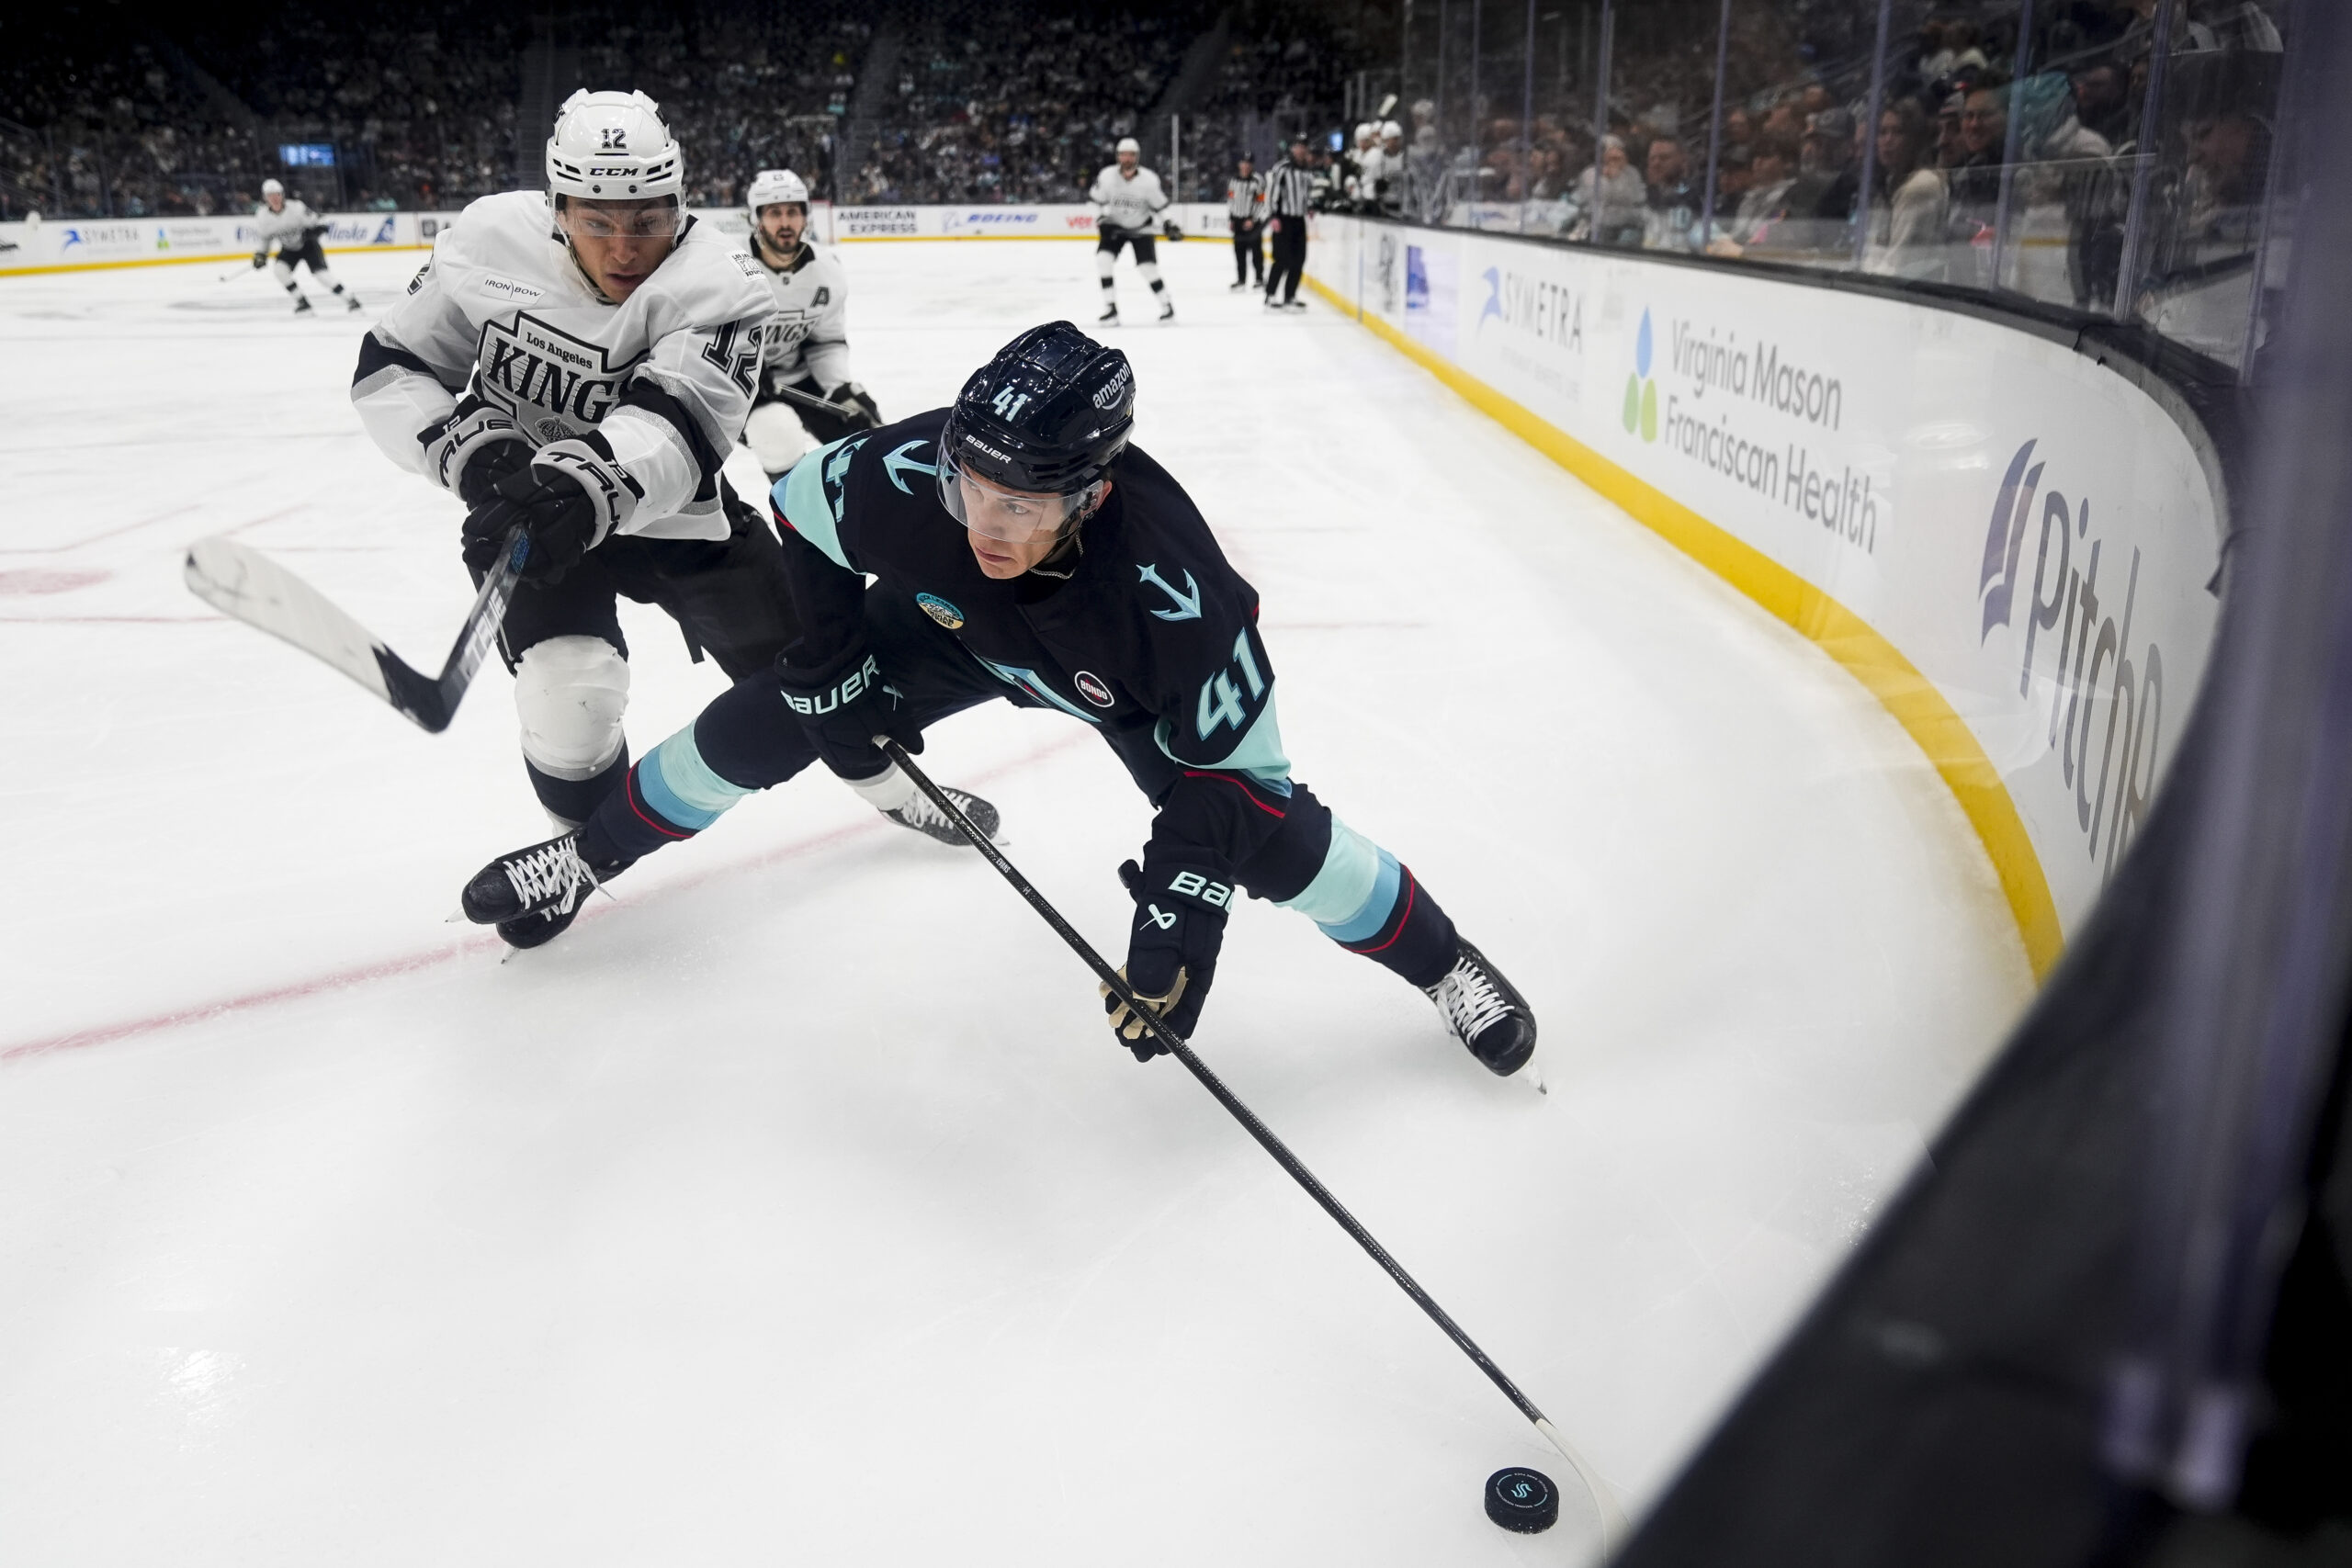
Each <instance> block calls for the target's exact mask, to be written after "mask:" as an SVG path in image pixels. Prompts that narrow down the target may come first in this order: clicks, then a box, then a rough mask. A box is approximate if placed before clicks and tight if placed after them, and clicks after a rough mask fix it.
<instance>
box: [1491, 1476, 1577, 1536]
mask: <svg viewBox="0 0 2352 1568" xmlns="http://www.w3.org/2000/svg"><path fill="white" fill-rule="evenodd" d="M1487 1517H1488V1518H1490V1519H1492V1520H1494V1521H1495V1523H1497V1524H1498V1525H1500V1526H1502V1527H1503V1529H1507V1530H1517V1531H1518V1532H1519V1533H1520V1534H1521V1535H1534V1534H1536V1533H1537V1532H1538V1531H1541V1530H1547V1529H1551V1528H1552V1527H1553V1525H1555V1524H1556V1523H1557V1522H1558V1521H1559V1517H1560V1494H1559V1490H1558V1489H1557V1488H1556V1487H1555V1486H1554V1485H1553V1484H1552V1478H1551V1477H1550V1476H1548V1475H1546V1474H1544V1472H1542V1471H1540V1470H1521V1469H1518V1468H1516V1467H1514V1468H1512V1469H1510V1470H1498V1471H1497V1472H1494V1474H1492V1475H1490V1476H1488V1477H1487Z"/></svg>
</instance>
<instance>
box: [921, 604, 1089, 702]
mask: <svg viewBox="0 0 2352 1568" xmlns="http://www.w3.org/2000/svg"><path fill="white" fill-rule="evenodd" d="M915 603H916V604H920V605H922V613H923V614H924V615H929V616H930V617H931V618H932V619H933V620H934V621H937V622H938V623H939V624H940V625H941V626H945V627H946V628H947V629H948V630H949V631H951V632H952V631H954V630H956V628H957V627H958V626H962V625H963V624H964V612H963V611H961V610H959V609H957V608H956V606H955V605H953V604H949V603H948V602H947V601H946V600H944V599H942V598H941V597H940V596H939V595H938V594H936V593H918V594H916V595H915ZM1084 679H1086V678H1084V677H1082V678H1081V684H1080V690H1081V691H1083V690H1084V689H1085V687H1084V685H1083V683H1082V682H1083V680H1084ZM1104 706H1106V707H1107V706H1109V704H1107V703H1106V704H1104Z"/></svg>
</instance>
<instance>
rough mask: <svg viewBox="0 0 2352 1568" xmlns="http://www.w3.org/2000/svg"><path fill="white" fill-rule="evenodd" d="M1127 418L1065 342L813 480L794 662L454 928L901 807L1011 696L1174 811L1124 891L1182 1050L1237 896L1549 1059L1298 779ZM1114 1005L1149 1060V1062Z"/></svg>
mask: <svg viewBox="0 0 2352 1568" xmlns="http://www.w3.org/2000/svg"><path fill="white" fill-rule="evenodd" d="M1135 396H1136V387H1135V376H1134V372H1133V370H1132V369H1131V368H1130V367H1129V366H1128V364H1127V360H1126V356H1125V355H1122V354H1120V353H1118V352H1117V351H1115V350H1113V349H1107V348H1104V347H1103V345H1102V344H1098V343H1095V342H1094V341H1093V340H1092V339H1091V338H1088V337H1087V336H1086V335H1085V334H1084V333H1080V331H1079V330H1078V329H1077V328H1076V327H1073V326H1071V325H1070V324H1069V322H1067V321H1057V322H1055V323H1053V324H1051V325H1049V326H1043V327H1035V328H1032V329H1031V330H1030V331H1028V332H1026V333H1023V334H1022V335H1021V336H1020V337H1018V338H1016V339H1014V340H1013V341H1012V343H1011V344H1008V345H1007V346H1006V347H1005V348H1004V349H1003V350H1002V351H1001V353H1000V354H999V355H997V356H996V358H995V359H994V360H992V361H991V362H990V363H989V365H987V366H986V367H982V368H981V369H980V370H979V371H978V373H976V374H975V375H974V376H973V377H972V378H971V379H970V380H968V381H967V382H966V383H965V386H964V389H963V391H962V393H961V394H960V395H959V396H958V397H957V399H956V403H955V405H954V406H953V407H952V408H947V409H938V410H933V412H929V413H925V414H920V415H917V416H916V417H915V418H912V419H909V420H905V421H902V422H900V423H897V424H891V425H886V426H884V427H882V428H881V429H879V430H876V431H871V432H867V433H865V434H858V435H854V436H851V437H848V438H846V439H844V440H842V441H839V442H836V443H834V444H832V445H831V446H825V447H821V448H820V449H819V450H817V451H816V452H813V453H811V454H809V456H808V457H805V458H803V459H802V460H801V461H800V462H799V464H798V465H797V466H796V467H795V468H793V469H792V470H791V472H789V473H788V474H786V476H785V478H784V479H783V480H782V481H780V482H779V483H778V484H777V485H776V487H775V496H774V500H775V507H776V513H777V515H778V517H779V518H780V519H781V521H782V522H783V523H784V524H785V527H784V528H783V530H782V533H783V537H784V545H785V551H786V559H787V568H788V570H789V571H790V573H791V576H792V580H793V595H794V600H795V603H796V604H797V607H798V610H799V614H800V617H801V622H802V626H803V627H804V631H805V635H804V636H803V637H802V638H801V640H800V641H799V642H797V644H795V645H793V646H792V647H791V648H789V649H786V653H785V656H784V659H783V660H781V661H780V662H779V664H778V666H777V668H776V671H775V672H774V673H773V674H767V673H763V674H759V675H754V676H752V677H749V678H747V679H745V680H742V681H741V682H737V683H736V685H735V686H734V687H733V689H731V690H730V691H729V692H727V693H726V694H723V695H721V696H720V697H719V698H718V699H717V700H716V701H715V702H713V703H712V704H711V705H709V706H708V707H707V708H705V709H704V710H703V712H702V714H701V716H699V717H697V718H696V719H695V722H694V723H693V724H692V725H691V726H689V727H688V728H684V729H682V730H680V731H679V732H678V733H677V734H675V735H673V736H672V737H670V739H667V740H665V741H663V742H662V744H661V745H660V746H659V747H657V748H656V749H655V750H653V751H652V752H651V753H650V754H649V755H647V756H646V757H645V758H644V759H643V760H642V761H639V762H638V763H637V764H636V766H635V767H633V768H632V769H630V771H629V773H628V778H627V780H626V782H625V784H624V787H623V788H621V789H619V790H616V791H615V792H614V794H613V795H611V796H610V797H609V798H608V799H607V800H606V801H605V804H604V805H603V806H601V807H598V808H597V810H596V812H595V814H594V817H592V818H590V819H589V821H588V822H587V823H586V824H585V825H584V826H583V827H582V829H580V830H579V831H578V832H577V833H574V834H566V835H564V836H563V837H561V838H559V839H554V840H548V841H547V842H546V843H543V844H537V845H534V846H532V847H530V848H528V849H525V850H519V851H516V852H514V853H513V854H510V855H506V856H504V857H502V858H501V859H499V860H497V861H493V862H492V863H491V864H490V865H488V866H486V867H484V868H483V869H482V870H481V872H480V873H479V874H477V875H476V876H475V877H474V879H473V880H472V882H470V883H469V885H468V886H467V887H466V889H465V892H464V895H463V905H464V908H465V911H466V913H467V915H468V916H469V918H470V919H475V920H478V921H482V922H486V923H489V922H500V921H509V922H511V921H514V920H516V919H526V918H528V916H529V915H530V914H531V913H533V912H534V911H535V910H540V909H552V908H571V907H572V906H573V905H574V904H575V903H576V902H577V900H578V899H579V898H581V897H583V896H584V895H585V892H586V891H587V890H588V889H589V888H591V887H593V886H595V885H597V884H600V883H602V882H604V881H606V880H609V879H610V878H612V877H613V876H615V875H616V874H619V873H620V872H622V871H624V870H625V869H627V868H628V866H629V865H630V864H632V863H634V862H636V861H637V860H639V859H640V858H642V857H643V856H645V855H647V854H649V853H650V852H653V851H654V850H657V849H659V848H661V847H662V845H664V844H667V843H673V842H675V841H677V840H683V839H688V838H692V837H694V836H695V834H696V833H699V832H701V831H702V830H703V829H706V828H707V827H709V826H710V825H711V824H712V823H714V822H716V821H717V820H718V818H719V816H720V815H721V814H722V813H724V812H725V811H726V810H727V809H728V808H729V807H731V806H733V805H734V804H735V803H736V802H738V801H740V800H741V799H742V798H743V797H744V796H745V795H750V794H752V793H753V792H754V791H757V790H762V789H766V788H768V787H770V786H772V785H775V784H781V783H783V782H784V781H785V780H786V779H788V778H791V777H792V776H793V775H794V774H796V773H799V772H800V771H801V770H802V769H804V768H806V767H808V766H809V763H811V762H812V761H819V760H820V759H821V760H822V761H825V762H826V763H827V764H828V765H829V766H831V768H832V770H833V771H834V772H836V773H840V774H841V775H842V776H843V777H844V778H850V779H865V780H872V781H876V783H877V784H887V782H888V781H890V780H892V779H893V778H894V777H895V778H896V779H899V780H903V782H904V784H905V787H907V788H910V789H911V788H912V787H913V785H912V781H911V780H910V779H905V777H904V773H903V770H900V769H899V768H898V766H897V765H896V764H895V763H893V762H891V761H888V758H887V756H886V755H885V754H884V753H882V752H881V751H879V750H876V746H875V744H874V737H876V736H877V735H888V736H890V737H891V738H893V739H897V740H898V741H899V742H900V743H901V744H902V745H904V746H905V747H906V748H907V749H908V750H910V751H919V750H922V732H923V730H924V729H925V728H928V727H929V726H931V725H933V724H935V723H937V722H938V721H939V720H940V719H942V718H944V717H946V716H948V715H950V714H953V713H956V712H958V711H960V710H962V709H964V708H967V707H971V706H973V705H977V704H979V703H982V702H986V701H989V700H990V699H995V698H1001V699H1002V700H1004V701H1007V702H1011V703H1012V704H1014V705H1018V706H1023V707H1047V708H1054V709H1058V710H1059V711H1061V712H1062V713H1064V714H1067V715H1069V716H1070V718H1071V719H1072V720H1073V721H1076V722H1081V723H1085V724H1089V725H1091V726H1093V727H1094V728H1095V729H1096V730H1097V731H1098V732H1099V733H1100V734H1101V735H1102V737H1103V739H1104V740H1105V741H1106V742H1107V743H1108V744H1109V745H1110V747H1111V749H1112V750H1114V752H1116V753H1117V754H1118V757H1119V760H1120V761H1122V762H1124V763H1125V766H1126V769H1127V772H1128V773H1129V774H1130V775H1131V776H1132V777H1133V778H1134V780H1135V782H1136V786H1137V787H1138V788H1140V789H1141V790H1142V791H1143V792H1144V793H1145V795H1148V796H1149V797H1150V799H1151V801H1152V803H1153V805H1154V806H1155V807H1157V812H1158V814H1157V816H1156V818H1155V819H1154V822H1153V826H1152V830H1151V836H1150V839H1149V840H1148V842H1147V843H1146V844H1145V846H1144V850H1143V853H1142V855H1141V857H1140V859H1139V860H1138V861H1130V862H1128V863H1126V864H1125V865H1124V866H1122V867H1121V868H1120V874H1121V878H1122V880H1123V881H1124V882H1125V884H1126V886H1128V888H1129V890H1130V891H1131V892H1132V893H1133V894H1134V897H1135V901H1136V918H1135V919H1134V921H1133V923H1132V925H1131V927H1130V930H1129V936H1128V945H1127V962H1126V966H1125V974H1126V977H1127V979H1128V981H1129V983H1130V984H1131V985H1132V986H1133V987H1134V988H1135V989H1136V992H1137V993H1138V994H1139V995H1141V996H1142V997H1144V998H1146V999H1147V1001H1148V1004H1149V1005H1151V1006H1153V1007H1154V1008H1155V1010H1158V1011H1159V1012H1160V1013H1161V1014H1162V1015H1163V1016H1165V1017H1166V1019H1167V1021H1168V1022H1169V1023H1170V1026H1171V1027H1173V1028H1174V1029H1175V1030H1176V1031H1177V1032H1180V1033H1185V1032H1190V1031H1191V1030H1192V1028H1193V1024H1194V1022H1195V1021H1197V1020H1198V1018H1199V1016H1200V1011H1201V1007H1202V1003H1203V1002H1204V999H1205V998H1206V996H1207V993H1208V990H1209V987H1210V984H1211V982H1212V981H1213V979H1214V978H1215V976H1216V964H1217V954H1218V949H1219V947H1220V946H1221V944H1222V942H1223V939H1224V934H1225V923H1226V917H1227V911H1228V910H1229V909H1230V908H1231V907H1232V900H1233V897H1234V895H1235V893H1236V892H1237V891H1238V892H1247V893H1249V894H1250V895H1251V896H1253V897H1261V898H1265V899H1269V900H1272V902H1274V903H1276V904H1279V905H1282V906H1283V907H1285V908H1293V909H1295V910H1297V911H1299V912H1300V913H1301V914H1304V915H1306V917H1307V918H1308V919H1312V920H1314V921H1315V922H1316V923H1317V925H1318V926H1320V927H1321V928H1322V930H1323V931H1324V932H1325V933H1326V934H1327V935H1329V936H1330V937H1331V938H1332V939H1333V940H1334V941H1336V942H1339V943H1340V945H1341V946H1343V947H1345V948H1347V949H1348V950H1349V951H1351V952H1352V953H1362V954H1363V955H1364V956H1366V957H1368V958H1371V959H1372V960H1374V962H1375V963H1378V964H1383V965H1385V967H1387V968H1389V969H1392V970H1394V971H1396V972H1397V974H1398V975H1400V976H1403V977H1404V978H1405V979H1406V980H1408V981H1409V982H1410V983H1411V984H1413V985H1415V986H1418V987H1421V988H1422V990H1423V991H1425V992H1426V993H1427V994H1428V995H1429V996H1430V998H1431V999H1432V1000H1433V1001H1434V1002H1436V1003H1437V1005H1438V1008H1439V1010H1440V1012H1441V1014H1442V1017H1443V1018H1444V1020H1445V1021H1446V1023H1447V1025H1448V1026H1449V1027H1450V1028H1451V1029H1452V1030H1453V1032H1454V1033H1455V1034H1456V1036H1457V1037H1458V1038H1460V1039H1461V1040H1462V1041H1463V1042H1464V1044H1466V1045H1467V1046H1468V1047H1469V1049H1470V1051H1471V1053H1472V1054H1473V1055H1476V1057H1477V1058H1478V1060H1479V1061H1480V1062H1482V1063H1484V1064H1485V1065H1486V1066H1487V1067H1489V1068H1490V1069H1492V1070H1493V1071H1495V1072H1497V1073H1498V1074H1510V1073H1512V1072H1516V1071H1517V1070H1518V1069H1519V1068H1520V1067H1521V1066H1523V1065H1524V1064H1525V1063H1526V1061H1527V1059H1528V1056H1529V1055H1530V1054H1531V1053H1532V1051H1533V1050H1534V1047H1535V1020H1534V1017H1533V1015H1532V1013H1531V1012H1530V1011H1529V1010H1528V1008H1527V1005H1526V1003H1525V1002H1524V1001H1523V1000H1522V999H1521V998H1520V996H1519V994H1518V992H1517V991H1515V990H1514V989H1512V987H1511V986H1510V982H1509V981H1507V980H1505V979H1504V978H1503V976H1501V975H1500V974H1499V973H1498V971H1497V970H1496V969H1495V968H1494V966H1493V965H1492V964H1489V963H1488V962H1487V960H1486V958H1485V957H1484V956H1483V955H1482V954H1480V953H1479V952H1478V950H1477V949H1476V947H1473V946H1472V945H1471V944H1470V943H1469V942H1466V941H1464V940H1463V939H1462V937H1461V936H1460V935H1459V934H1458V933H1457V932H1456V931H1455V930H1454V927H1453V921H1452V920H1451V919H1448V918H1447V915H1446V913H1445V911H1444V910H1443V909H1442V908H1440V907H1439V905H1438V903H1437V901H1436V899H1434V898H1433V897H1430V893H1429V890H1428V889H1427V888H1425V887H1423V886H1421V885H1420V883H1419V879H1418V878H1417V877H1415V876H1414V874H1413V873H1412V871H1411V870H1410V869H1409V868H1408V867H1407V866H1405V865H1404V864H1402V863H1399V862H1398V861H1397V859H1396V857H1395V856H1393V855H1392V854H1390V853H1389V852H1387V851H1386V850H1385V849H1382V848H1381V847H1380V846H1379V845H1377V844H1375V843H1374V842H1373V841H1372V840H1369V839H1367V838H1365V837H1364V836H1363V834H1362V833H1360V832H1358V831H1357V830H1356V829H1353V828H1351V827H1350V826H1348V825H1347V824H1346V823H1345V822H1342V821H1341V820H1340V818H1338V817H1336V816H1334V815H1333V814H1332V813H1331V811H1330V810H1329V808H1328V807H1325V806H1324V805H1323V803H1322V802H1321V801H1319V800H1317V798H1316V797H1315V795H1314V794H1313V793H1312V792H1311V791H1310V790H1309V789H1308V788H1307V787H1306V784H1302V783H1300V782H1299V781H1297V780H1296V779H1295V778H1293V777H1292V776H1291V764H1290V759H1289V758H1288V756H1287V755H1286V754H1285V753H1284V750H1283V739H1282V732H1281V727H1280V724H1279V722H1278V720H1277V718H1276V715H1275V702H1276V695H1277V682H1276V681H1275V675H1274V665H1273V660H1272V657H1271V656H1270V655H1269V653H1268V651H1267V649H1266V645H1265V643H1264V641H1263V639H1262V638H1261V637H1260V635H1259V631H1258V594H1257V591H1256V590H1255V589H1253V588H1251V587H1250V584H1249V583H1248V582H1246V581H1243V580H1242V579H1241V577H1240V576H1239V574H1238V573H1237V572H1236V571H1235V570H1233V568H1232V566H1231V564H1230V563H1228V562H1227V560H1226V558H1225V555H1224V552H1223V551H1222V550H1220V549H1219V548H1218V547H1217V542H1216V536H1214V535H1213V534H1211V532H1210V531H1209V527H1208V525H1207V524H1206V522H1204V520H1203V518H1202V516H1201V514H1200V512H1199V511H1198V509H1197V508H1195V507H1194V506H1193V502H1192V499H1191V498H1190V497H1189V496H1187V495H1186V494H1185V493H1184V490H1183V487H1182V485H1180V484H1178V483H1177V482H1176V480H1175V479H1173V478H1172V477H1171V476H1170V474H1169V473H1168V471H1167V470H1166V469H1165V468H1161V467H1160V466H1159V464H1158V463H1156V462H1154V461H1153V460H1152V459H1151V458H1150V457H1148V456H1147V455H1146V454H1145V453H1144V452H1142V451H1141V450H1139V449H1137V448H1136V447H1134V446H1130V445H1129V444H1128V434H1129V430H1130V428H1131V426H1132V425H1133V423H1134V408H1135ZM868 575H871V576H872V577H874V578H875V579H876V581H875V582H874V583H873V585H872V586H871V587H869V586H868V585H867V583H866V578H867V576H868ZM892 787H895V786H892ZM1108 1005H1109V1006H1110V1008H1111V1011H1112V1026H1113V1028H1114V1030H1115V1031H1116V1032H1117V1033H1118V1035H1119V1037H1120V1038H1121V1039H1122V1040H1123V1041H1125V1043H1127V1044H1128V1045H1129V1047H1130V1048H1131V1049H1132V1050H1134V1051H1135V1052H1136V1055H1137V1056H1138V1057H1148V1056H1149V1055H1153V1054H1155V1053H1156V1052H1157V1050H1158V1047H1157V1045H1156V1044H1155V1043H1154V1042H1153V1040H1152V1038H1151V1036H1150V1034H1149V1033H1148V1031H1146V1030H1145V1028H1144V1027H1143V1024H1142V1022H1141V1021H1139V1020H1136V1019H1133V1018H1129V1017H1127V1016H1126V1015H1125V1008H1124V1007H1123V1006H1122V1005H1121V1004H1119V1003H1118V1002H1116V1001H1115V1000H1113V1001H1111V1002H1110V1003H1109V1004H1108Z"/></svg>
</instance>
